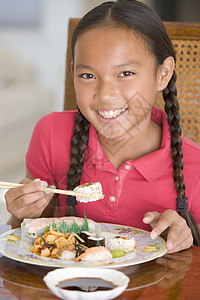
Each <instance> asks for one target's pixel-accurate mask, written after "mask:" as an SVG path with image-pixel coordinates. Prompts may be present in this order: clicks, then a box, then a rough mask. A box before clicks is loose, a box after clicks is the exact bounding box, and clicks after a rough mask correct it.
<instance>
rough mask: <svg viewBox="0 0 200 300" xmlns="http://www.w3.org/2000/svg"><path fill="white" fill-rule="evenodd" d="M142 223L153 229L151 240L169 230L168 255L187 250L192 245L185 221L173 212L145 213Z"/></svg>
mask: <svg viewBox="0 0 200 300" xmlns="http://www.w3.org/2000/svg"><path fill="white" fill-rule="evenodd" d="M143 222H144V223H145V224H150V225H151V227H152V228H153V230H152V231H151V238H152V239H155V238H156V237H157V236H159V235H160V234H162V233H163V232H164V231H165V230H167V229H169V231H168V234H167V242H166V246H167V250H168V253H174V252H178V251H181V250H184V249H187V248H189V247H191V246H192V244H193V237H192V234H191V230H190V228H189V227H188V226H187V223H186V221H185V220H184V219H183V218H182V217H181V216H180V215H179V214H178V213H177V212H176V211H174V210H171V209H168V210H166V211H165V212H164V213H159V212H156V211H152V212H147V213H146V214H145V215H144V218H143Z"/></svg>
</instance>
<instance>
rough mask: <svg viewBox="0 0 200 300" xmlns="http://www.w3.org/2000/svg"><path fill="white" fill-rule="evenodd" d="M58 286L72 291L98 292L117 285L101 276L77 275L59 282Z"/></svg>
mask: <svg viewBox="0 0 200 300" xmlns="http://www.w3.org/2000/svg"><path fill="white" fill-rule="evenodd" d="M58 287H60V288H62V289H65V290H70V291H82V292H96V291H109V290H112V289H114V288H116V287H117V285H115V284H113V283H112V282H110V281H107V280H104V279H101V278H89V277H85V278H81V277H76V278H72V279H67V280H65V281H61V282H59V284H58Z"/></svg>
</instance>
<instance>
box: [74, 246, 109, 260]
mask: <svg viewBox="0 0 200 300" xmlns="http://www.w3.org/2000/svg"><path fill="white" fill-rule="evenodd" d="M79 260H82V261H101V260H106V261H111V260H112V254H111V253H110V251H109V250H108V249H107V248H106V247H103V246H98V247H92V248H88V249H87V250H86V251H85V252H84V253H83V254H81V255H79V256H78V257H77V258H75V260H74V261H79Z"/></svg>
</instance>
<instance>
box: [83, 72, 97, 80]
mask: <svg viewBox="0 0 200 300" xmlns="http://www.w3.org/2000/svg"><path fill="white" fill-rule="evenodd" d="M80 77H81V78H84V79H94V78H95V76H94V75H92V74H90V73H83V74H81V75H80Z"/></svg>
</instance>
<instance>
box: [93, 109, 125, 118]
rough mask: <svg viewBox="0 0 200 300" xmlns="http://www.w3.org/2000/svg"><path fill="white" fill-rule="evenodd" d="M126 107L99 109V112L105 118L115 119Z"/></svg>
mask: <svg viewBox="0 0 200 300" xmlns="http://www.w3.org/2000/svg"><path fill="white" fill-rule="evenodd" d="M125 110H126V108H118V109H113V110H97V113H98V114H99V115H100V116H101V117H102V118H104V119H115V118H117V117H118V116H120V115H121V114H122V113H123V112H124V111H125Z"/></svg>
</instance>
